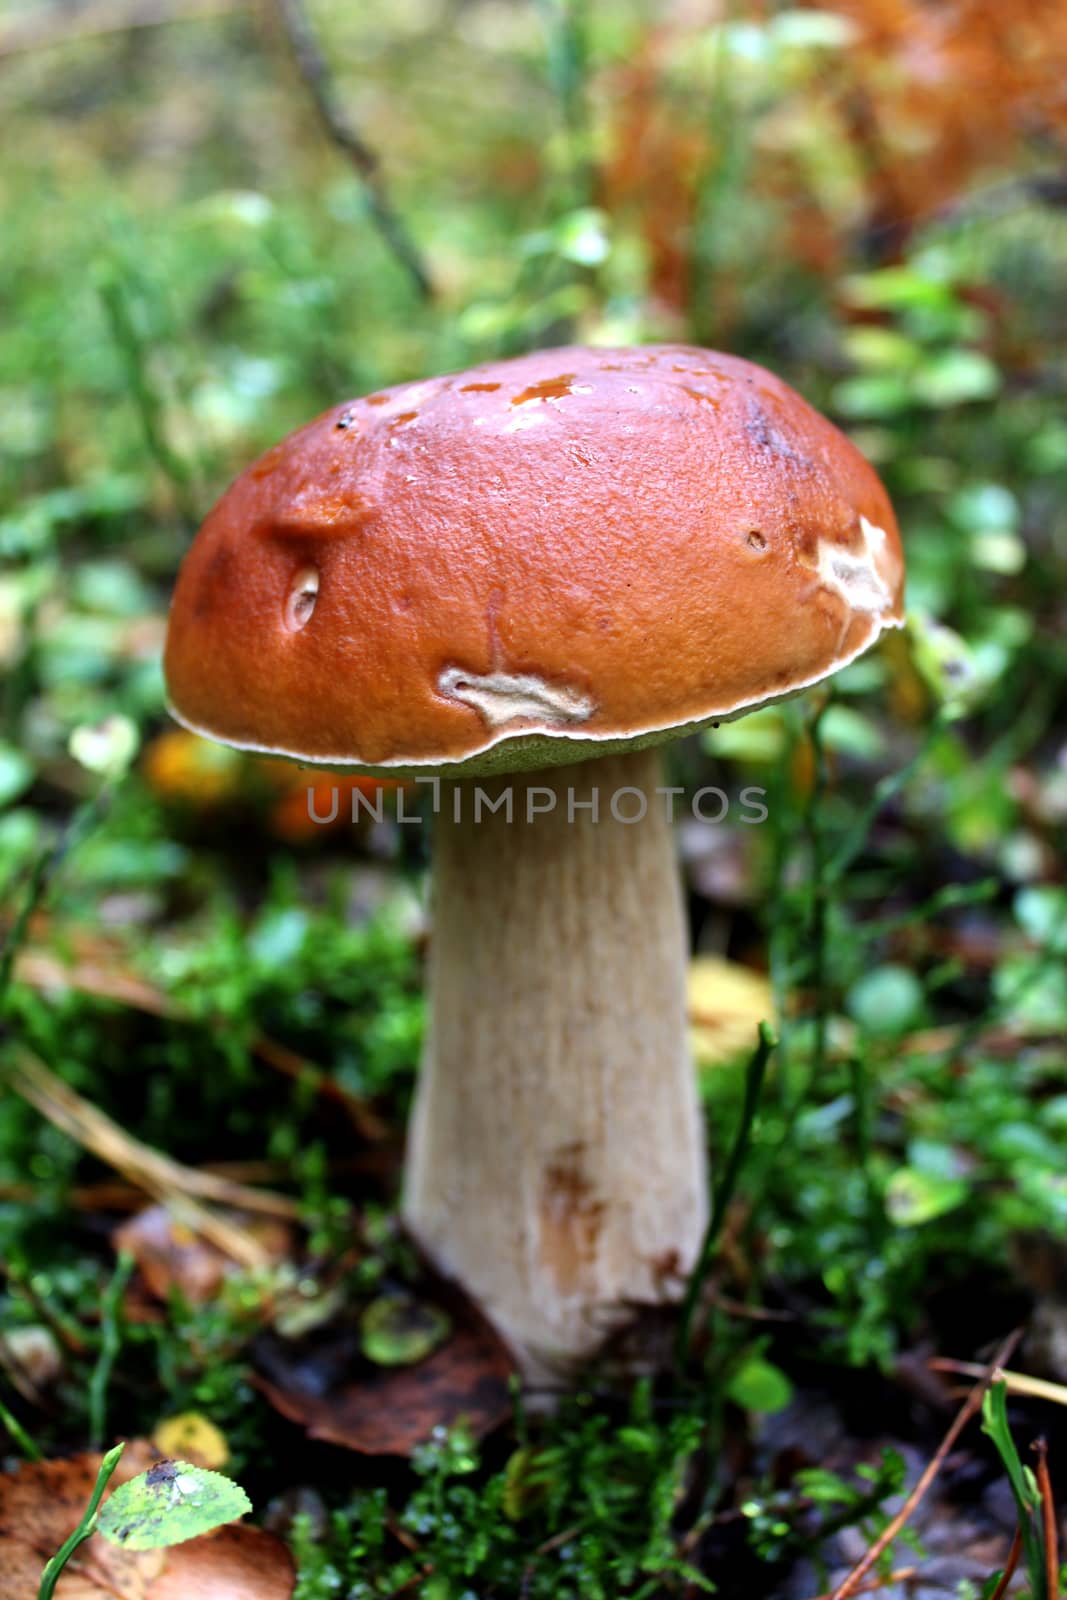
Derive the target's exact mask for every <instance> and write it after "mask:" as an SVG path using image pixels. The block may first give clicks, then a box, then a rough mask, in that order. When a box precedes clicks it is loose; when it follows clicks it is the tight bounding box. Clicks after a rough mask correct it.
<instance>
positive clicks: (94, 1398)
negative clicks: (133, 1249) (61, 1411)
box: [89, 1250, 134, 1448]
mask: <svg viewBox="0 0 1067 1600" xmlns="http://www.w3.org/2000/svg"><path fill="white" fill-rule="evenodd" d="M133 1268H134V1259H133V1257H132V1256H131V1255H130V1254H129V1252H128V1251H125V1250H124V1251H123V1252H122V1254H121V1255H120V1256H119V1259H118V1263H117V1265H116V1267H115V1271H114V1272H113V1273H112V1276H111V1282H110V1283H109V1284H108V1286H107V1288H106V1290H105V1291H104V1298H103V1302H102V1304H101V1307H100V1354H99V1356H98V1357H97V1361H96V1366H95V1367H94V1368H93V1372H92V1376H91V1377H90V1379H89V1437H90V1439H91V1440H92V1442H93V1444H94V1445H95V1446H97V1447H98V1448H99V1445H100V1441H101V1440H102V1439H103V1437H104V1424H105V1421H106V1419H107V1389H108V1384H109V1383H110V1382H111V1374H112V1371H113V1370H114V1366H115V1361H116V1359H117V1357H118V1353H119V1350H120V1349H121V1348H122V1327H121V1318H122V1296H123V1293H124V1292H125V1289H126V1285H127V1284H128V1283H129V1281H130V1274H131V1273H132V1272H133Z"/></svg>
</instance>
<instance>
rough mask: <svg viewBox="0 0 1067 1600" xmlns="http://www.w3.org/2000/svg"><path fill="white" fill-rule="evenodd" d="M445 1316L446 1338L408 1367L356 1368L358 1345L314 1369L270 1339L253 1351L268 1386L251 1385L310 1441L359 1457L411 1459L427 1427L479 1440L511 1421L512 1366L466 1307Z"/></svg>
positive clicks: (261, 1381) (459, 1304)
mask: <svg viewBox="0 0 1067 1600" xmlns="http://www.w3.org/2000/svg"><path fill="white" fill-rule="evenodd" d="M448 1311H449V1314H450V1316H451V1317H452V1321H453V1333H452V1336H451V1337H450V1338H449V1339H448V1341H447V1342H446V1343H445V1344H443V1345H441V1346H440V1348H439V1349H437V1350H435V1351H433V1353H432V1354H430V1355H428V1356H427V1357H426V1358H425V1360H422V1361H418V1362H416V1363H414V1364H413V1365H412V1366H405V1367H373V1366H371V1365H370V1363H369V1362H368V1363H365V1364H363V1365H362V1366H361V1364H360V1358H359V1353H358V1352H359V1345H358V1338H357V1339H354V1340H353V1341H352V1345H351V1360H350V1361H348V1362H345V1361H344V1360H343V1358H342V1360H341V1361H338V1360H337V1359H336V1351H334V1352H327V1353H326V1355H325V1359H324V1360H322V1361H321V1362H317V1361H316V1360H315V1359H314V1357H312V1358H311V1359H309V1358H308V1357H307V1355H306V1354H302V1353H297V1352H296V1351H295V1350H293V1349H291V1348H290V1349H287V1348H286V1347H285V1346H284V1345H283V1344H282V1343H281V1341H277V1340H272V1341H271V1342H270V1343H269V1344H264V1345H263V1346H262V1348H261V1352H260V1354H261V1360H262V1364H263V1366H264V1367H265V1368H267V1369H268V1370H269V1372H270V1379H269V1380H268V1379H266V1378H263V1377H260V1378H258V1379H256V1383H257V1386H258V1387H259V1388H260V1389H261V1390H262V1392H263V1393H264V1394H265V1395H266V1397H267V1399H268V1400H269V1401H270V1402H271V1404H272V1405H273V1406H275V1407H276V1409H277V1410H278V1411H280V1412H281V1414H282V1416H283V1417H288V1418H289V1420H290V1422H296V1423H299V1424H300V1425H301V1427H304V1428H306V1429H307V1431H308V1434H309V1435H310V1436H311V1438H313V1439H323V1440H325V1441H326V1442H327V1443H329V1444H339V1445H342V1446H343V1447H344V1448H345V1449H347V1450H358V1451H359V1452H360V1453H361V1454H363V1455H383V1456H410V1455H411V1453H412V1451H413V1450H414V1449H415V1447H416V1446H417V1445H420V1444H424V1443H425V1441H426V1440H427V1439H428V1438H429V1436H430V1434H431V1433H432V1432H433V1430H434V1428H438V1427H451V1426H452V1424H454V1423H456V1422H458V1421H459V1420H460V1419H461V1418H462V1419H463V1421H464V1423H465V1425H466V1426H467V1427H468V1428H469V1429H470V1431H471V1433H472V1434H474V1436H475V1437H476V1438H481V1437H482V1436H483V1435H485V1434H487V1433H490V1432H491V1431H492V1430H493V1429H494V1428H496V1427H499V1426H500V1424H501V1423H503V1422H505V1421H506V1420H507V1418H508V1417H509V1416H510V1415H511V1391H510V1388H509V1381H510V1379H511V1376H512V1373H513V1372H514V1370H515V1367H514V1363H513V1361H512V1359H511V1356H510V1354H509V1352H508V1350H507V1347H506V1346H505V1344H504V1343H503V1341H502V1340H501V1339H500V1337H499V1335H498V1334H496V1333H495V1332H494V1331H493V1329H492V1328H491V1327H490V1326H489V1324H488V1323H487V1322H485V1321H484V1320H483V1319H482V1318H481V1317H480V1316H479V1314H478V1312H477V1311H476V1310H475V1308H474V1307H473V1306H471V1305H470V1303H469V1302H467V1301H465V1300H460V1299H459V1298H458V1297H457V1299H456V1301H455V1303H453V1301H452V1300H451V1298H450V1299H449V1302H448ZM353 1364H354V1365H355V1366H356V1368H357V1370H356V1371H355V1373H354V1374H353V1376H351V1377H350V1378H347V1380H346V1381H343V1382H335V1383H330V1382H329V1381H328V1379H329V1374H330V1371H331V1367H332V1368H333V1370H336V1369H337V1367H338V1366H341V1368H342V1370H345V1371H346V1372H347V1370H348V1369H350V1368H351V1366H352V1365H353ZM324 1379H325V1380H326V1381H324Z"/></svg>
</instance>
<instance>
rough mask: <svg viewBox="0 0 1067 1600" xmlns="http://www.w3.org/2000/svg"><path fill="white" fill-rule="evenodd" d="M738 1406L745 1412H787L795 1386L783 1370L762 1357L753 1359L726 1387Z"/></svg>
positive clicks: (750, 1358)
mask: <svg viewBox="0 0 1067 1600" xmlns="http://www.w3.org/2000/svg"><path fill="white" fill-rule="evenodd" d="M726 1393H727V1394H728V1395H729V1397H730V1399H731V1400H732V1401H733V1402H734V1404H735V1405H738V1406H743V1407H744V1409H745V1410H746V1411H759V1412H764V1413H770V1412H772V1411H784V1410H785V1408H786V1406H787V1405H788V1404H789V1402H790V1400H792V1398H793V1385H792V1384H791V1383H790V1381H789V1379H788V1378H787V1377H786V1375H785V1373H784V1372H783V1371H782V1369H781V1367H776V1366H774V1365H773V1363H772V1362H770V1361H764V1360H763V1358H762V1356H750V1357H749V1359H748V1360H747V1361H746V1362H745V1364H744V1365H743V1366H742V1367H740V1368H739V1369H738V1370H737V1371H736V1372H735V1373H734V1375H733V1377H732V1378H731V1379H730V1381H729V1383H728V1384H727V1386H726Z"/></svg>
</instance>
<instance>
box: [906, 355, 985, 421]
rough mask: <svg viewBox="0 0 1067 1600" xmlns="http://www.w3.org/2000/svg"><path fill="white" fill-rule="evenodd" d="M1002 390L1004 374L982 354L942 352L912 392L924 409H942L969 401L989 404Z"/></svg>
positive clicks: (924, 370)
mask: <svg viewBox="0 0 1067 1600" xmlns="http://www.w3.org/2000/svg"><path fill="white" fill-rule="evenodd" d="M999 388H1000V373H999V372H998V371H997V369H996V367H995V366H994V365H993V363H992V361H990V359H989V357H988V356H986V355H983V354H982V353H981V351H979V350H939V351H937V352H936V353H935V354H933V355H931V356H930V357H929V358H928V359H927V360H926V362H925V363H924V364H923V366H922V368H921V369H920V371H918V372H917V373H916V374H915V377H914V380H913V382H912V391H913V393H914V395H915V398H916V400H918V401H919V403H920V404H921V405H924V406H932V407H934V408H937V409H940V408H942V407H945V406H958V405H963V404H965V403H966V402H967V401H968V400H988V399H989V398H990V397H991V396H992V395H995V394H996V392H997V390H998V389H999Z"/></svg>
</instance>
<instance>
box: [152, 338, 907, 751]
mask: <svg viewBox="0 0 1067 1600" xmlns="http://www.w3.org/2000/svg"><path fill="white" fill-rule="evenodd" d="M903 576H904V568H903V557H902V553H901V548H900V538H899V534H898V532H897V526H896V521H895V518H894V516H893V511H892V508H891V506H890V504H889V500H888V498H887V496H886V493H885V490H884V489H883V488H882V485H881V483H880V482H879V481H878V478H877V477H876V475H875V473H874V472H873V471H872V469H871V468H870V467H869V466H868V464H867V463H866V461H864V459H863V457H862V456H861V455H860V453H859V452H858V450H856V448H855V447H854V446H853V445H852V444H851V443H850V441H849V440H848V439H846V438H845V437H844V435H843V434H841V433H840V432H839V431H838V430H837V429H836V428H835V427H833V425H832V424H831V423H829V422H828V421H826V419H825V418H824V417H822V416H820V415H819V413H818V412H816V411H814V410H813V409H812V407H811V406H809V405H808V404H807V403H806V401H804V400H802V399H801V397H800V396H799V395H798V394H797V393H796V392H795V391H794V390H792V389H791V388H789V386H788V385H787V384H785V383H783V382H782V381H781V380H780V379H779V378H776V377H774V376H773V375H772V374H771V373H769V372H767V371H765V370H764V369H763V368H761V367H758V366H754V365H753V364H752V363H751V362H748V361H742V360H740V359H738V358H737V357H735V356H728V355H721V354H719V353H717V352H715V351H709V350H697V349H692V348H689V347H686V346H649V347H643V348H637V349H624V350H610V349H583V348H566V349H560V350H545V351H539V352H536V353H534V354H532V355H528V356H521V357H519V358H518V359H517V360H512V361H503V362H498V363H494V364H491V365H486V366H482V367H478V368H475V369H474V370H472V371H470V372H463V373H458V374H453V375H451V376H448V377H442V378H432V379H429V380H427V381H426V382H422V383H413V384H404V385H401V386H400V387H398V388H394V389H388V390H383V391H382V392H381V393H379V394H372V395H369V396H367V397H366V398H365V399H362V400H354V401H351V402H349V403H347V404H345V405H342V406H335V407H334V408H333V409H332V410H330V411H327V412H326V413H324V415H323V416H321V417H319V418H317V419H316V421H314V422H311V423H309V424H308V426H307V427H305V428H302V429H300V430H299V431H298V432H296V433H294V434H292V435H290V437H289V438H287V439H285V440H283V441H282V443H281V444H278V445H276V446H275V447H274V448H273V449H272V450H269V451H268V452H267V454H266V455H265V456H263V457H262V458H261V459H260V460H259V461H258V462H256V463H255V465H254V466H252V467H250V468H249V469H248V470H247V471H246V472H244V473H243V474H242V475H241V477H239V478H238V479H237V481H236V482H235V483H234V484H233V485H232V486H231V488H230V489H229V490H228V491H227V493H226V494H225V495H224V496H223V497H222V499H221V500H220V501H219V503H218V505H217V506H216V507H215V509H214V510H213V511H212V512H211V514H210V516H209V517H208V519H207V521H206V522H205V523H204V525H203V527H202V528H201V530H200V532H199V534H198V535H197V538H196V539H195V541H194V543H193V545H192V548H191V549H190V551H189V553H188V555H187V557H186V559H185V562H184V565H183V567H182V570H181V573H180V576H179V578H178V583H177V588H176V590H175V594H174V600H173V605H172V608H171V616H170V626H169V631H168V637H167V647H166V657H165V669H166V676H167V683H168V688H169V694H170V700H171V705H172V708H173V710H174V713H175V715H176V716H177V718H178V719H179V721H181V722H183V723H184V724H185V725H186V726H187V727H190V728H192V729H194V730H195V731H197V732H200V733H206V734H208V735H210V736H211V737H213V738H215V739H219V740H222V741H223V742H225V743H228V744H233V745H238V746H241V747H244V748H249V749H255V750H263V751H269V752H271V753H272V754H280V755H287V756H292V757H295V758H297V759H299V760H302V761H309V762H321V763H324V764H327V765H331V766H349V767H358V768H360V769H363V770H369V771H382V772H404V773H419V772H454V773H461V772H471V773H474V772H488V771H515V770H520V769H522V768H525V767H534V766H541V765H549V764H555V763H560V762H568V761H577V760H581V759H584V758H586V757H588V756H590V755H595V754H604V753H607V752H608V751H610V750H617V749H620V748H625V747H627V746H634V745H638V744H648V743H654V742H658V741H660V740H663V739H666V738H669V737H672V736H674V735H676V734H681V733H685V732H690V731H692V730H693V729H694V728H696V727H699V726H701V725H703V724H706V723H709V722H711V721H714V720H718V719H722V718H728V717H731V716H735V715H738V714H740V713H741V712H743V711H746V710H749V709H751V708H752V707H753V706H756V705H759V704H761V703H763V702H766V701H768V700H773V699H778V698H781V697H782V696H783V695H787V694H791V693H793V692H794V691H796V690H799V689H802V688H804V687H806V686H808V685H810V684H813V683H816V682H818V681H819V680H820V679H821V678H824V677H826V676H828V675H829V674H830V673H832V672H834V671H836V670H837V669H838V668H839V667H841V666H844V665H845V664H846V663H847V662H849V661H851V660H852V659H853V658H854V657H856V656H857V655H859V654H860V653H861V652H862V651H863V650H865V649H867V647H868V646H869V645H871V644H872V643H873V642H874V641H875V640H876V639H877V638H878V636H879V634H880V633H881V632H882V630H883V629H885V628H887V627H898V626H900V624H901V622H902V620H903V612H902V600H901V595H902V587H903Z"/></svg>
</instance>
